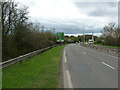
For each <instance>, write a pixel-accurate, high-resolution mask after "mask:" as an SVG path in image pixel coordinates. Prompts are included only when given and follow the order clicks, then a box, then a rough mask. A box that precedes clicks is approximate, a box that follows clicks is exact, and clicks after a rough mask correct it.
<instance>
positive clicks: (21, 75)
mask: <svg viewBox="0 0 120 90" xmlns="http://www.w3.org/2000/svg"><path fill="white" fill-rule="evenodd" d="M64 46H65V45H62V46H58V47H54V48H52V49H50V50H48V51H46V52H43V53H41V54H39V55H36V56H34V57H32V58H31V59H30V60H27V61H24V62H23V63H22V64H20V63H17V64H14V65H12V66H9V67H7V68H4V69H3V88H58V87H59V84H60V80H59V79H60V59H61V58H60V57H61V55H62V50H63V48H64Z"/></svg>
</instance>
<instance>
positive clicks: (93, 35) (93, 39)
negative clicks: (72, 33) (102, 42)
mask: <svg viewBox="0 0 120 90" xmlns="http://www.w3.org/2000/svg"><path fill="white" fill-rule="evenodd" d="M92 41H93V42H94V35H93V32H92Z"/></svg>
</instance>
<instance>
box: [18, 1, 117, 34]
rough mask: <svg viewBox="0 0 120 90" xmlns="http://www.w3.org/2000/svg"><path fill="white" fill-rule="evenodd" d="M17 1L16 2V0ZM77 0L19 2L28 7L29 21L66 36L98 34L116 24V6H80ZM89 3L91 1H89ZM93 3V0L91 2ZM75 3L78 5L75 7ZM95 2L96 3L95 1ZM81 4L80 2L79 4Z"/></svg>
mask: <svg viewBox="0 0 120 90" xmlns="http://www.w3.org/2000/svg"><path fill="white" fill-rule="evenodd" d="M16 1H17V0H16ZM76 1H77V0H28V1H27V0H26V1H25V0H19V2H21V3H22V4H23V5H27V6H29V12H30V13H29V16H30V17H31V20H33V21H35V20H37V21H39V22H40V23H42V24H44V25H45V27H47V28H49V27H50V28H51V27H55V28H56V31H57V30H58V31H64V32H65V33H66V34H67V33H71V34H77V33H81V32H83V31H84V30H85V31H86V32H89V33H90V32H97V33H98V32H100V31H101V30H102V28H103V26H104V25H106V24H107V23H109V22H111V21H114V22H116V23H117V20H118V18H117V5H116V4H114V5H112V3H111V5H110V4H109V3H108V2H105V3H103V4H101V3H97V5H94V4H96V3H95V2H93V3H89V5H87V6H86V4H88V3H87V2H86V3H84V4H80V5H79V3H80V1H77V2H76ZM90 1H91V0H90ZM92 1H93V0H92ZM75 2H76V3H77V4H78V5H76V4H75ZM96 2H98V1H97V0H96ZM81 3H82V2H81Z"/></svg>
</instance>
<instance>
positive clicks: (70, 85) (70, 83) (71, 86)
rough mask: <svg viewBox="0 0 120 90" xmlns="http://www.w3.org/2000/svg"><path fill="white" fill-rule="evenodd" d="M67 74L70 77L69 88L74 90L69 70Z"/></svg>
mask: <svg viewBox="0 0 120 90" xmlns="http://www.w3.org/2000/svg"><path fill="white" fill-rule="evenodd" d="M66 73H67V77H68V86H69V88H73V85H72V81H71V77H70V73H69V71H68V70H66Z"/></svg>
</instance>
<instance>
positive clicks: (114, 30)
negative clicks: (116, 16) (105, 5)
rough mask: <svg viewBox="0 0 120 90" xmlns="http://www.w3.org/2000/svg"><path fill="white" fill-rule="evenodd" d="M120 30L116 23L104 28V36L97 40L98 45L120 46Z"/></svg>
mask: <svg viewBox="0 0 120 90" xmlns="http://www.w3.org/2000/svg"><path fill="white" fill-rule="evenodd" d="M119 40H120V28H119V27H118V26H117V25H116V23H114V22H110V23H108V25H106V26H104V28H103V31H102V36H101V37H100V38H98V39H97V41H96V43H101V44H103V45H109V46H120V41H119Z"/></svg>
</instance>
